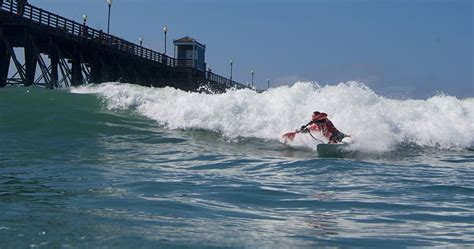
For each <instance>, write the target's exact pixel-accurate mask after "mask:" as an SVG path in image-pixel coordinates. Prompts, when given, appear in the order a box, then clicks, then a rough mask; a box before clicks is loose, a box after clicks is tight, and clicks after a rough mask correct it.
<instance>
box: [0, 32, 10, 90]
mask: <svg viewBox="0 0 474 249" xmlns="http://www.w3.org/2000/svg"><path fill="white" fill-rule="evenodd" d="M10 57H11V55H10V52H9V51H8V48H7V45H6V44H5V42H4V41H3V40H2V39H0V87H5V85H6V84H7V78H8V70H9V69H10Z"/></svg>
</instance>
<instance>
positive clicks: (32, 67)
mask: <svg viewBox="0 0 474 249" xmlns="http://www.w3.org/2000/svg"><path fill="white" fill-rule="evenodd" d="M25 37H27V36H26V35H25ZM33 46H34V45H33V42H32V40H31V39H26V42H25V68H26V73H25V75H26V77H25V80H24V82H23V84H24V85H25V86H31V85H33V84H34V83H35V75H36V62H37V60H38V58H37V55H36V53H35V49H34V47H33Z"/></svg>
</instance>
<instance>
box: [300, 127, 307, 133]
mask: <svg viewBox="0 0 474 249" xmlns="http://www.w3.org/2000/svg"><path fill="white" fill-rule="evenodd" d="M307 131H308V129H306V125H303V126H301V128H300V132H307Z"/></svg>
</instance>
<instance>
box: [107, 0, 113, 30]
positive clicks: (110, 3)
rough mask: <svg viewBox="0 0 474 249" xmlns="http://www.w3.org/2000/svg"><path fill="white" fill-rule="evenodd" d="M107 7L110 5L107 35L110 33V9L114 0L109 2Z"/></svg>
mask: <svg viewBox="0 0 474 249" xmlns="http://www.w3.org/2000/svg"><path fill="white" fill-rule="evenodd" d="M107 5H109V15H108V17H107V34H109V33H110V8H111V7H112V0H107Z"/></svg>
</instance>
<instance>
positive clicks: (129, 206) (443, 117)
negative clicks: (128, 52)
mask: <svg viewBox="0 0 474 249" xmlns="http://www.w3.org/2000/svg"><path fill="white" fill-rule="evenodd" d="M315 110H319V111H324V112H326V113H328V114H329V117H330V118H331V120H332V121H333V123H334V124H335V125H336V127H338V129H340V130H341V131H343V132H344V133H347V134H351V135H352V138H353V139H354V144H353V145H352V147H351V149H352V150H354V151H357V153H356V154H353V155H351V156H348V157H343V158H321V157H319V156H318V154H317V152H316V151H315V146H316V143H317V142H316V141H314V140H313V139H312V138H311V137H308V136H306V135H301V136H297V137H296V139H295V140H294V141H293V142H291V143H290V144H284V143H283V139H282V138H281V135H282V134H284V133H285V132H288V131H292V130H295V129H296V128H298V127H300V126H301V125H302V124H305V123H306V122H307V121H308V120H309V118H310V115H311V112H312V111H315ZM473 148H474V98H468V99H458V98H456V97H453V96H444V95H438V96H433V97H431V98H429V99H423V100H414V99H406V100H397V99H391V98H386V97H383V96H379V95H377V94H376V93H374V92H373V91H372V90H371V89H370V88H369V87H367V86H365V85H363V84H360V83H356V82H348V83H341V84H339V85H335V86H319V85H317V84H314V83H308V82H299V83H296V84H294V85H293V86H291V87H279V88H275V89H271V90H269V91H266V92H264V93H255V92H252V91H250V90H238V91H229V92H227V93H225V94H220V95H208V94H199V93H187V92H182V91H179V90H176V89H172V88H164V89H154V88H147V87H141V86H135V85H129V84H118V83H105V84H101V85H88V86H81V87H76V88H71V89H67V90H46V89H41V88H35V87H29V88H4V89H0V248H2V249H3V248H325V247H331V248H346V247H371V248H406V247H443V248H446V247H447V248H472V247H474V151H473Z"/></svg>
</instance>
